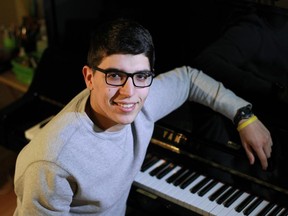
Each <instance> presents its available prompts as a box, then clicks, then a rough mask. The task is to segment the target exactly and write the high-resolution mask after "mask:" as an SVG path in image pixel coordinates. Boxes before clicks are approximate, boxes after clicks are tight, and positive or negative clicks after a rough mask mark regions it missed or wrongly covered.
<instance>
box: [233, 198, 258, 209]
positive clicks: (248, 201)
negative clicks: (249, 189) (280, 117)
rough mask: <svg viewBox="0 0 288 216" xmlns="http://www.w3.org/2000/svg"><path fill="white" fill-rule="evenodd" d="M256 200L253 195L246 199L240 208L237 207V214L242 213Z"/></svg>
mask: <svg viewBox="0 0 288 216" xmlns="http://www.w3.org/2000/svg"><path fill="white" fill-rule="evenodd" d="M254 198H255V196H253V195H249V196H248V197H246V198H245V199H244V200H243V201H242V202H241V203H240V204H239V205H238V206H236V207H235V211H236V212H241V211H242V210H243V209H244V208H245V207H246V206H247V205H249V203H251V202H252V200H253V199H254Z"/></svg>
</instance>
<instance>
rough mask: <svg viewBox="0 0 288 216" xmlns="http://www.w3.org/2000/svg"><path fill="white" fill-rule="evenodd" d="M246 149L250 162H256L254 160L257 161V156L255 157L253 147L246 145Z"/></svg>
mask: <svg viewBox="0 0 288 216" xmlns="http://www.w3.org/2000/svg"><path fill="white" fill-rule="evenodd" d="M244 149H245V152H246V155H247V157H248V160H249V163H250V164H251V165H252V164H254V162H255V157H254V154H253V151H252V149H251V148H250V146H248V145H245V146H244Z"/></svg>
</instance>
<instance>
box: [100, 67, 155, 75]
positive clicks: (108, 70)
mask: <svg viewBox="0 0 288 216" xmlns="http://www.w3.org/2000/svg"><path fill="white" fill-rule="evenodd" d="M101 69H102V68H101ZM102 70H105V71H107V72H122V73H129V72H126V71H123V70H120V69H117V68H112V67H111V68H106V69H102ZM141 72H153V71H151V70H139V71H134V72H132V74H134V73H141Z"/></svg>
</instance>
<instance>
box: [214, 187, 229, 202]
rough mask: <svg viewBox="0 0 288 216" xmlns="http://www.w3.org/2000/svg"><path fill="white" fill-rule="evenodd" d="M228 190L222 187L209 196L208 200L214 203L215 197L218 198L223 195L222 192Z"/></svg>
mask: <svg viewBox="0 0 288 216" xmlns="http://www.w3.org/2000/svg"><path fill="white" fill-rule="evenodd" d="M228 188H229V186H228V185H222V186H221V187H220V188H219V189H218V190H217V191H215V192H214V193H213V194H211V195H210V196H209V200H210V201H212V202H213V201H214V200H216V199H217V197H219V196H220V195H221V194H222V193H224V191H226V190H227V189H228Z"/></svg>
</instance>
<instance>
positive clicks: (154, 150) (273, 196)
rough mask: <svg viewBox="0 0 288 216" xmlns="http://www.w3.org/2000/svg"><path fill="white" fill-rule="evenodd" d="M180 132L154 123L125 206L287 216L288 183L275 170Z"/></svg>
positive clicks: (177, 211) (184, 212) (181, 212)
mask: <svg viewBox="0 0 288 216" xmlns="http://www.w3.org/2000/svg"><path fill="white" fill-rule="evenodd" d="M182 132H183V131H181V130H175V129H171V128H170V127H169V128H168V127H167V125H165V126H163V125H161V124H160V125H159V124H157V125H156V127H155V131H154V135H153V137H152V139H151V143H150V147H149V149H148V152H147V155H146V158H145V160H144V163H143V165H142V169H141V172H140V173H139V174H138V175H137V176H136V179H135V182H134V185H133V188H132V190H131V195H130V198H129V202H128V203H129V204H131V205H134V206H137V208H142V209H143V211H147V212H148V215H151V214H153V213H155V215H157V214H158V213H160V212H161V213H163V212H165V211H167V212H168V214H169V215H259V216H262V215H263V216H264V215H270V216H271V215H277V216H280V215H288V183H287V182H288V181H287V177H286V183H284V184H282V183H280V182H281V181H280V180H279V179H278V178H279V175H278V174H277V173H278V172H279V170H278V169H279V168H275V167H273V168H271V167H270V170H268V171H261V170H260V169H261V168H260V165H259V164H258V165H259V167H258V168H257V169H258V173H257V172H255V170H254V169H253V167H251V165H249V164H248V162H247V159H246V158H245V157H246V156H245V154H244V152H243V151H241V152H240V153H239V154H238V153H236V154H234V155H233V154H232V155H231V152H229V151H230V150H228V151H227V150H225V149H220V148H218V150H217V148H215V146H213V145H211V143H210V144H208V143H204V142H201V141H197V140H192V139H191V138H190V137H189V134H187V133H185V131H184V134H183V133H182ZM234 151H239V149H237V150H235V149H234ZM241 154H243V155H242V156H241ZM209 155H210V156H209ZM270 162H271V161H270ZM233 163H238V164H239V166H243V167H242V168H241V167H240V168H239V167H238V168H235V167H234V168H233V166H234V165H235V164H234V165H233ZM231 164H232V165H231ZM256 166H257V165H256ZM282 171H284V170H282ZM273 175H274V176H273ZM282 181H284V180H282ZM148 203H150V204H148ZM151 203H154V205H155V203H157V206H156V207H155V206H153V205H152V204H151ZM151 206H153V207H154V209H153V207H151ZM149 209H150V210H149Z"/></svg>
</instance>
